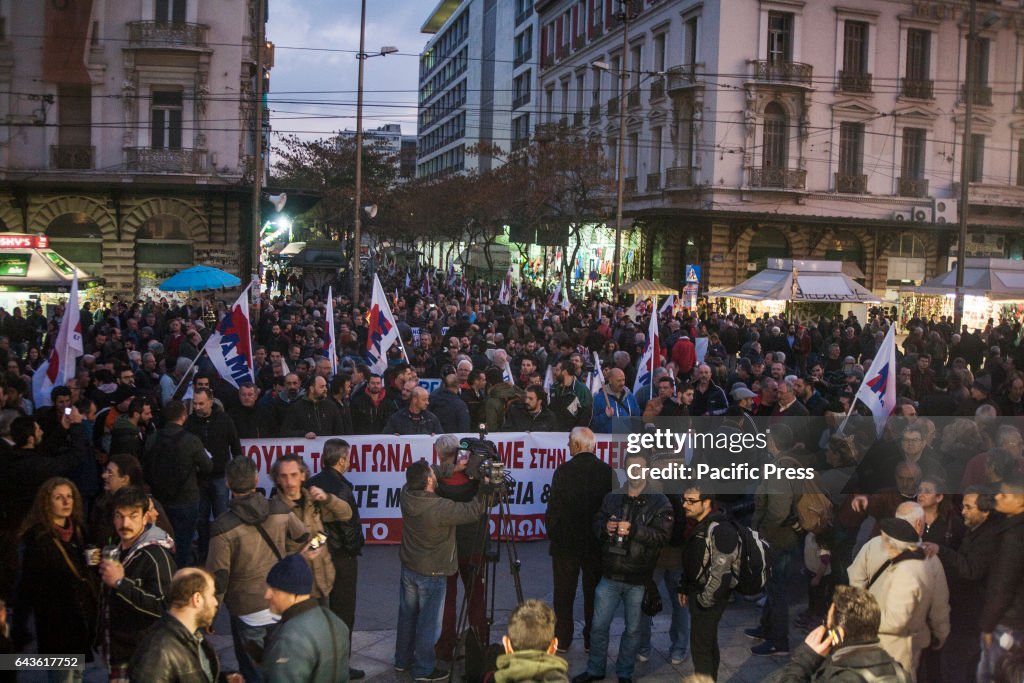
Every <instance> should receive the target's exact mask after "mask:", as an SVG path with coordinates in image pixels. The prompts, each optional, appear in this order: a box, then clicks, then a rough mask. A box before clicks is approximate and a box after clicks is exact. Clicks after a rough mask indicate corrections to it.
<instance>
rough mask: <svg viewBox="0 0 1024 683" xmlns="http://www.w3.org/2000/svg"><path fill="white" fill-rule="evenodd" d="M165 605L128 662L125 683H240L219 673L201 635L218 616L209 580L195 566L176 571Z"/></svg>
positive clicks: (235, 676)
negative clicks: (165, 607) (127, 681)
mask: <svg viewBox="0 0 1024 683" xmlns="http://www.w3.org/2000/svg"><path fill="white" fill-rule="evenodd" d="M168 601H169V603H170V606H169V607H168V609H167V612H165V613H164V615H163V616H162V617H161V618H160V620H159V621H157V622H156V623H155V624H153V626H151V627H150V628H149V629H148V630H147V631H146V635H145V637H144V638H143V640H142V643H141V644H140V645H139V648H138V649H137V650H136V651H135V655H134V656H133V657H132V660H131V662H129V664H128V679H129V680H130V681H133V682H134V681H139V683H143V682H148V681H196V683H198V682H199V681H207V682H209V683H214V682H215V681H225V682H227V683H239V682H240V681H241V680H242V677H241V676H240V675H238V674H237V673H223V672H221V670H220V661H219V660H218V659H217V650H216V649H215V648H214V647H213V645H211V644H210V641H208V640H206V639H205V638H204V637H203V632H204V631H205V630H206V629H207V628H208V627H210V626H212V625H213V620H214V617H216V616H217V596H216V591H215V588H214V585H213V577H212V576H210V574H208V573H207V572H205V571H203V570H202V569H198V568H194V567H192V568H188V569H181V570H179V571H178V572H177V573H175V574H174V578H172V579H171V588H170V591H169V595H168ZM200 653H202V655H200ZM201 656H202V657H205V659H206V662H205V665H204V662H203V661H202V660H201Z"/></svg>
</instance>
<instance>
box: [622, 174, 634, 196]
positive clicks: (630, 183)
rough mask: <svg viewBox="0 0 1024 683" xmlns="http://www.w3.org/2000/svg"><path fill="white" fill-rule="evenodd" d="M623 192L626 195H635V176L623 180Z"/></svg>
mask: <svg viewBox="0 0 1024 683" xmlns="http://www.w3.org/2000/svg"><path fill="white" fill-rule="evenodd" d="M622 185H623V192H625V193H626V194H636V176H631V177H628V178H623V183H622Z"/></svg>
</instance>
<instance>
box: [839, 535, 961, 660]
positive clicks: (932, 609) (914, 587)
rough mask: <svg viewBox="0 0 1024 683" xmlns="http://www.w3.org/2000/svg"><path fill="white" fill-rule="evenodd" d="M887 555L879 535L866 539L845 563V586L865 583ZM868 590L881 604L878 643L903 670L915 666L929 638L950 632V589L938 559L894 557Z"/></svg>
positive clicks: (938, 642) (939, 643)
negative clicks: (896, 559)
mask: <svg viewBox="0 0 1024 683" xmlns="http://www.w3.org/2000/svg"><path fill="white" fill-rule="evenodd" d="M888 559H889V555H888V553H887V552H886V549H885V546H884V542H883V540H882V539H881V538H880V537H879V538H873V539H871V540H870V541H868V542H867V543H865V544H864V547H863V548H861V551H860V553H858V554H857V557H856V558H854V561H853V565H851V566H850V570H849V575H850V585H851V586H856V587H858V588H865V587H866V586H867V582H868V581H870V580H871V577H872V576H874V574H875V572H876V571H877V570H878V569H879V568H880V567H881V566H882V564H883V563H884V562H885V561H886V560H888ZM865 570H866V571H867V572H868V573H867V575H866V576H867V578H864V575H863V573H862V572H863V571H865ZM868 590H869V591H870V592H871V594H872V595H874V596H875V599H876V600H878V604H879V606H880V607H881V608H882V623H881V626H879V628H878V638H879V641H880V642H881V644H882V647H883V648H885V651H886V652H888V653H889V654H890V655H892V657H893V659H895V660H896V661H898V662H899V663H900V664H902V665H903V668H904V669H906V670H907V671H916V670H917V665H918V663H919V662H920V659H921V651H922V650H924V649H925V648H926V647H929V645H931V644H933V643H934V644H936V645H937V646H938V647H941V646H942V644H943V643H944V642H945V641H946V637H947V636H949V629H950V624H949V588H948V586H947V584H946V576H945V572H944V571H943V569H942V563H941V562H939V560H938V558H937V557H932V558H928V559H926V560H919V559H909V560H903V561H901V562H897V563H895V564H893V565H890V566H889V567H888V568H887V569H886V570H885V571H884V572H882V574H881V575H880V576H879V577H878V579H877V580H876V581H875V583H874V584H872V586H871V588H869V589H868Z"/></svg>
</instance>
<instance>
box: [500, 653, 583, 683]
mask: <svg viewBox="0 0 1024 683" xmlns="http://www.w3.org/2000/svg"><path fill="white" fill-rule="evenodd" d="M568 680H569V662H567V661H565V660H564V659H562V658H561V657H558V656H556V655H549V654H548V653H547V652H541V651H540V650H522V651H520V652H513V653H512V654H509V655H500V656H499V657H498V670H497V671H495V672H494V681H495V683H516V682H517V681H549V682H551V683H553V682H554V681H565V682H566V683H567V682H568Z"/></svg>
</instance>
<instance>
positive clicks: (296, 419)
mask: <svg viewBox="0 0 1024 683" xmlns="http://www.w3.org/2000/svg"><path fill="white" fill-rule="evenodd" d="M310 432H312V433H313V434H316V435H317V436H341V435H343V434H344V433H345V422H344V421H343V420H342V419H341V411H339V410H338V406H337V404H336V403H335V402H334V401H331V400H329V399H326V398H325V399H322V400H320V401H314V400H313V399H311V398H309V397H308V396H303V397H302V399H301V400H298V401H295V402H294V403H292V404H291V405H290V406H288V412H287V414H286V415H285V418H284V424H282V425H281V436H299V437H302V436H305V435H306V434H309V433H310Z"/></svg>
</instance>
